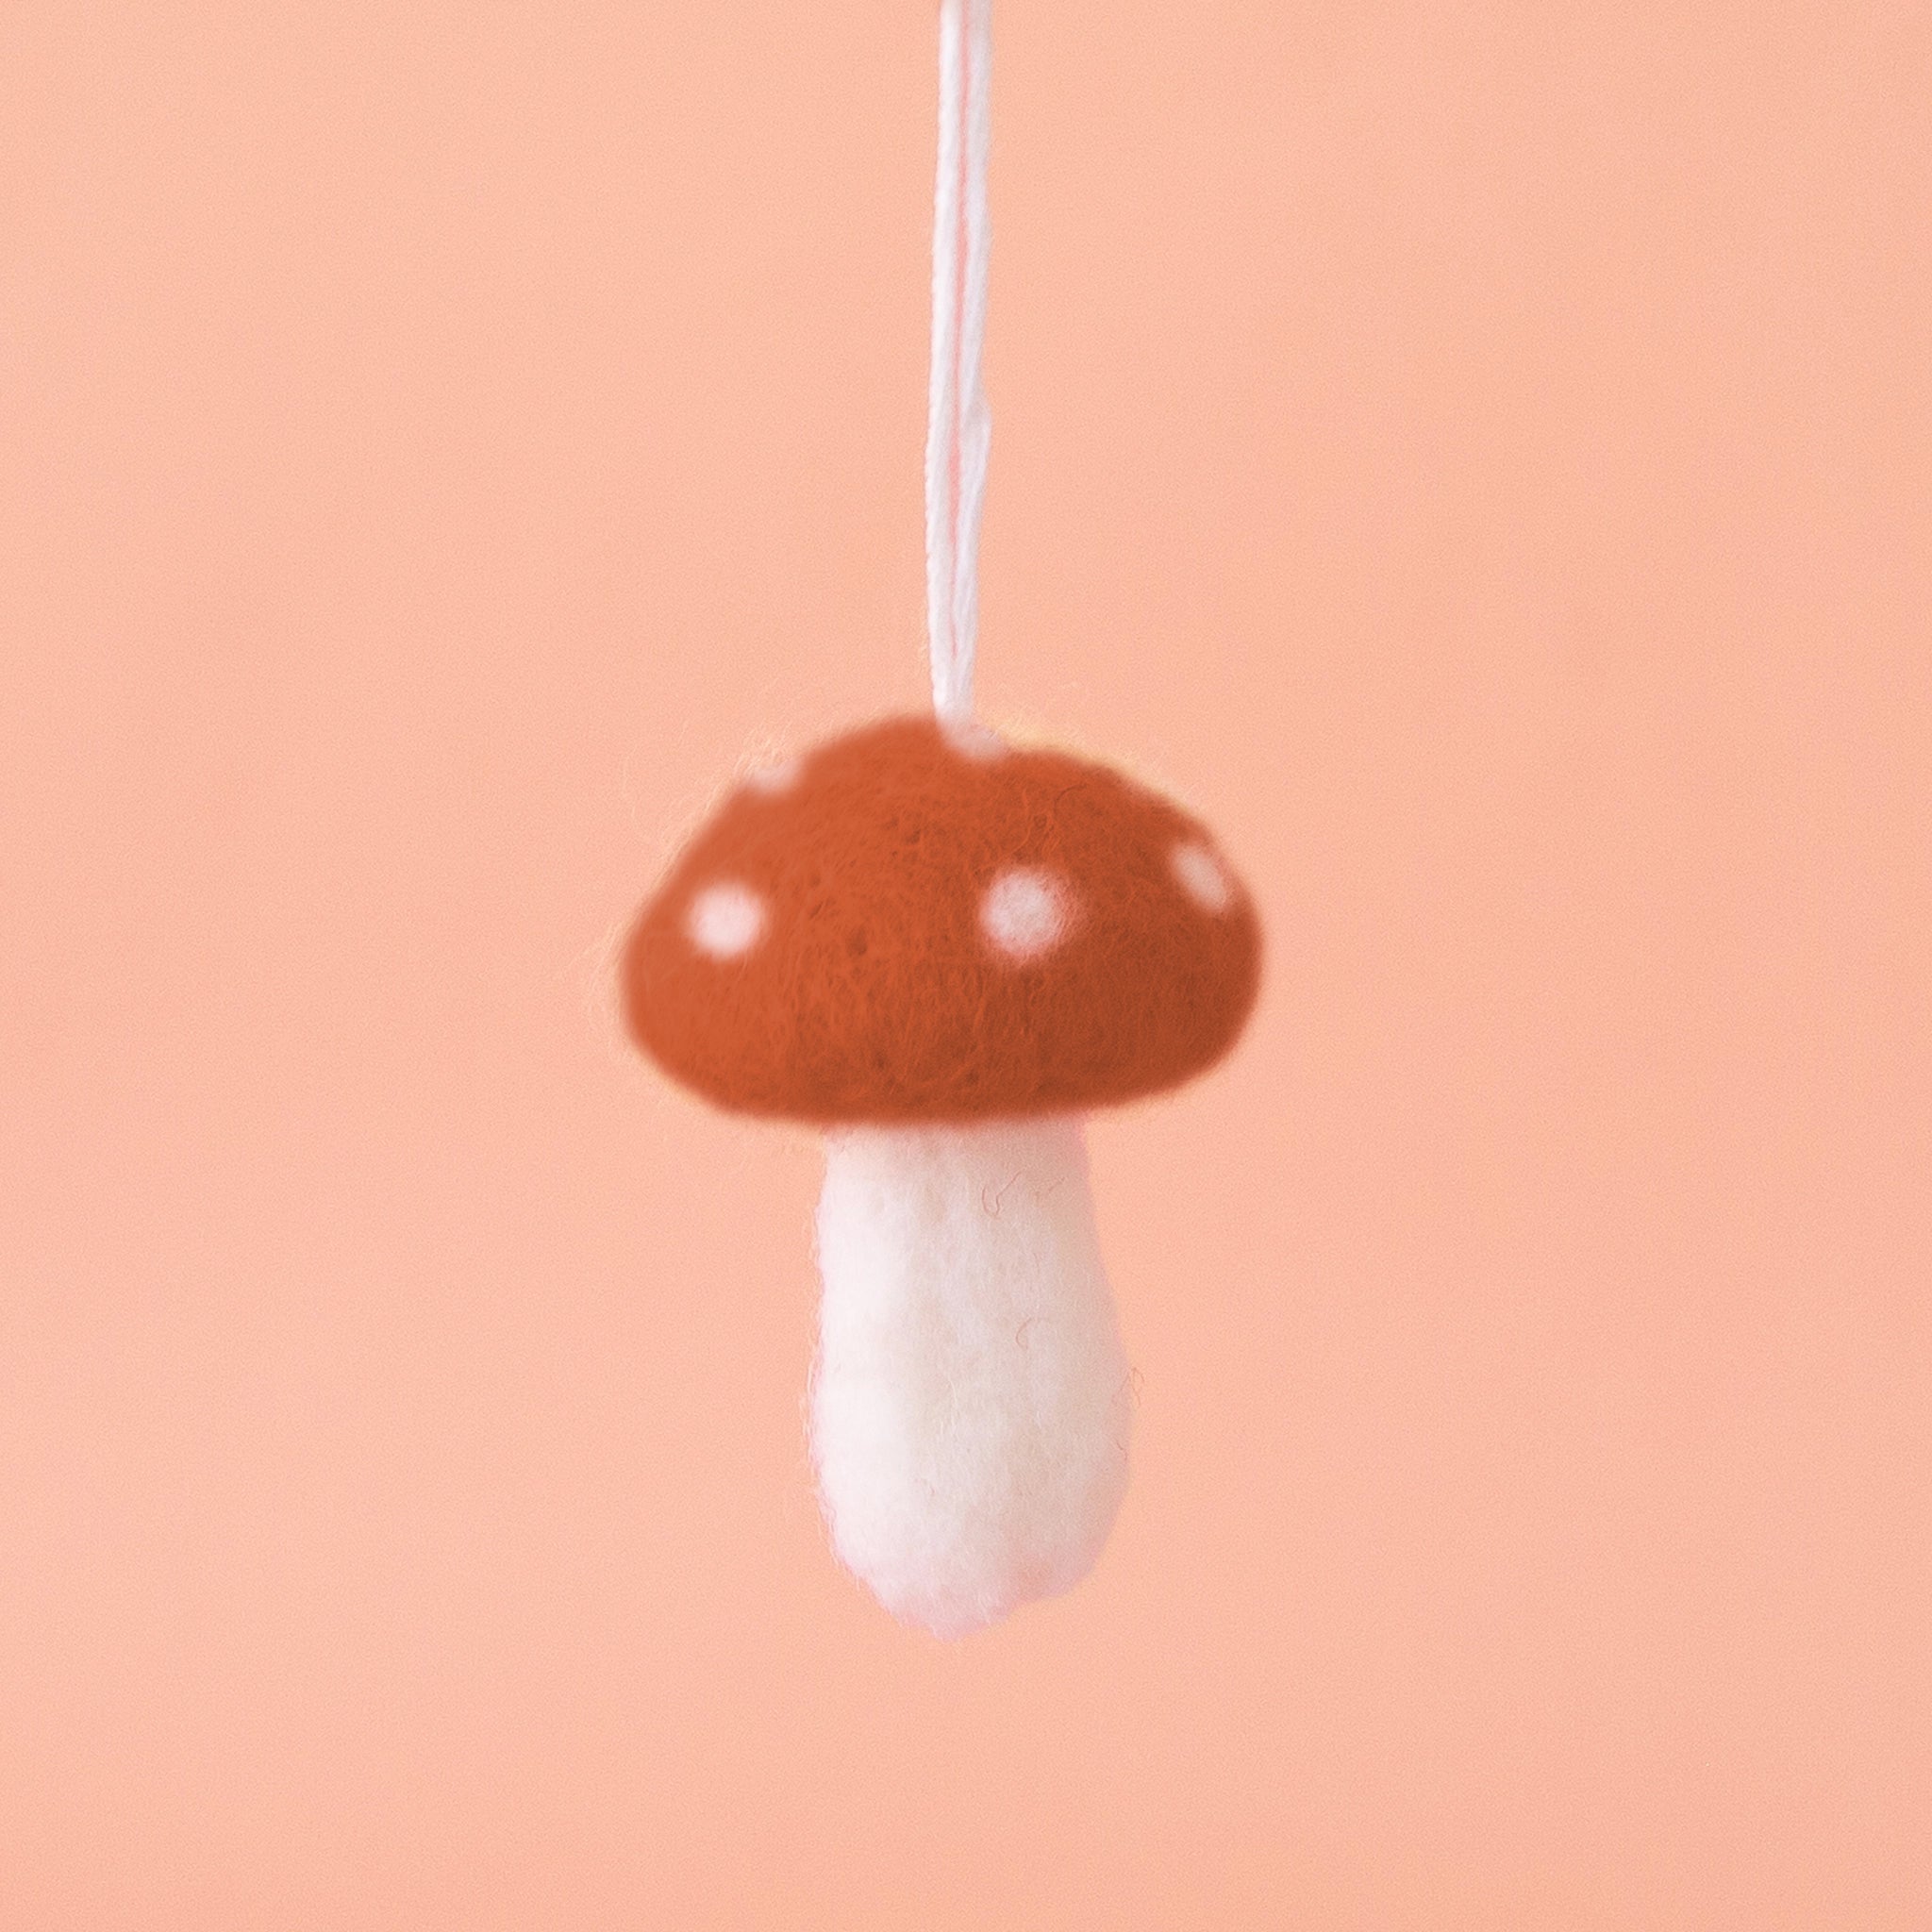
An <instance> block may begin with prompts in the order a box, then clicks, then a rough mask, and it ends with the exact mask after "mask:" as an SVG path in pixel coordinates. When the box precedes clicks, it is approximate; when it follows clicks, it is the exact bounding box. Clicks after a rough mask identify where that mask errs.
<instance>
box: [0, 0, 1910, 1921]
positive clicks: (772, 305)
mask: <svg viewBox="0 0 1932 1932" xmlns="http://www.w3.org/2000/svg"><path fill="white" fill-rule="evenodd" d="M1002 4H1003V16H1002V21H1001V29H1000V30H1001V69H1000V87H999V109H998V157H997V164H996V181H995V193H996V196H997V210H998V215H997V218H998V223H999V240H998V255H997V262H996V277H997V280H996V291H995V309H994V317H993V324H992V339H991V352H990V353H991V381H992V384H993V388H994V401H995V408H996V410H997V415H998V432H997V445H996V453H995V473H994V486H993V497H992V502H991V513H990V523H989V529H988V536H987V550H986V591H987V599H988V609H987V632H986V641H985V656H984V694H985V699H986V704H987V708H988V709H989V711H990V712H991V714H992V715H994V716H996V717H1007V718H1019V719H1021V720H1023V721H1026V722H1031V723H1036V724H1046V725H1050V726H1051V727H1053V728H1056V729H1061V730H1064V731H1065V732H1067V733H1068V734H1070V735H1072V736H1073V737H1074V738H1075V739H1076V740H1077V741H1081V742H1083V743H1086V744H1090V745H1091V746H1093V747H1095V748H1097V749H1102V750H1110V751H1111V752H1112V753H1113V754H1115V755H1117V756H1119V757H1121V758H1125V759H1127V760H1129V761H1131V762H1134V763H1136V764H1138V765H1140V766H1142V767H1144V768H1146V769H1149V770H1151V771H1152V772H1154V773H1155V774H1157V775H1158V776H1159V777H1160V778H1162V779H1163V780H1164V781H1165V782H1167V783H1169V784H1171V785H1172V786H1174V788H1175V789H1177V790H1178V791H1180V792H1181V793H1182V794H1183V795H1184V796H1186V797H1188V798H1189V799H1191V801H1192V802H1193V803H1194V804H1196V805H1197V806H1198V807H1199V808H1201V809H1203V810H1204V811H1205V812H1206V813H1207V814H1208V817H1209V818H1210V820H1211V821H1212V822H1213V823H1214V824H1217V825H1218V826H1219V828H1220V829H1221V830H1222V832H1223V833H1224V836H1225V838H1226V841H1227V842H1228V844H1229V846H1230V848H1231V850H1232V851H1234V852H1235V853H1236V854H1237V855H1238V856H1239V857H1240V858H1241V861H1242V863H1243V864H1244V866H1245V869H1246V871H1247V873H1248V875H1249V877H1250V878H1251V880H1252V881H1253V882H1254V884H1255V886H1256V888H1257V891H1258V892H1259V894H1260V895H1261V898H1262V900H1263V902H1264V905H1265V908H1266V910H1267V913H1268V916H1269V918H1270V922H1271V929H1272V934H1273V943H1274V950H1273V957H1272V977H1271V981H1270V985H1269V989H1268V991H1267V994H1266V996H1265V999H1264V1003H1263V1007H1262V1009H1261V1011H1260V1013H1259V1014H1258V1016H1257V1023H1256V1024H1255V1026H1254V1028H1253V1031H1252V1033H1251V1035H1250V1037H1249V1040H1248V1041H1247V1044H1246V1046H1245V1048H1244V1050H1243V1052H1242V1053H1241V1056H1240V1058H1238V1059H1237V1060H1236V1061H1235V1062H1234V1063H1233V1064H1231V1065H1230V1066H1229V1067H1228V1069H1227V1070H1226V1071H1225V1072H1224V1073H1223V1074H1219V1075H1217V1076H1216V1077H1215V1078H1214V1079H1213V1080H1211V1081H1210V1082H1209V1083H1208V1084H1206V1085H1204V1086H1202V1087H1201V1088H1199V1089H1198V1090H1195V1091H1191V1093H1189V1094H1188V1095H1187V1096H1186V1097H1185V1098H1183V1099H1181V1100H1180V1101H1178V1102H1177V1103H1175V1104H1173V1105H1170V1106H1166V1107H1162V1108H1151V1109H1143V1110H1140V1111H1136V1112H1133V1113H1131V1114H1129V1115H1126V1116H1124V1117H1122V1118H1119V1119H1117V1120H1113V1121H1109V1122H1107V1123H1105V1124H1102V1125H1101V1126H1100V1127H1099V1129H1098V1131H1097V1133H1096V1135H1095V1157H1096V1162H1097V1167H1098V1191H1099V1194H1100V1199H1101V1209H1102V1214H1103V1219H1104V1224H1105V1229H1106V1233H1107V1236H1108V1242H1109V1250H1110V1255H1111V1258H1112V1262H1113V1264H1114V1267H1115V1270H1116V1274H1117V1281H1118V1286H1119V1290H1120V1295H1121V1300H1122V1305H1123V1308H1124V1320H1125V1324H1126V1327H1127V1331H1128V1337H1129V1342H1130V1346H1131V1350H1132V1352H1133V1354H1134V1357H1135V1358H1136V1360H1137V1361H1138V1363H1139V1364H1140V1366H1141V1371H1142V1374H1143V1375H1144V1384H1145V1386H1144V1391H1143V1400H1142V1408H1141V1446H1140V1460H1139V1472H1138V1476H1137V1481H1136V1486H1135V1489H1134V1491H1133V1494H1132V1497H1131V1499H1130V1501H1129V1504H1128V1507H1127V1509H1126V1512H1125V1516H1124V1521H1123V1523H1122V1524H1121V1527H1120V1530H1119V1534H1118V1537H1117V1540H1116V1541H1115V1543H1114V1545H1113V1547H1112V1549H1111V1551H1110V1552H1109V1554H1108V1557H1107V1559H1106V1561H1105V1563H1104V1564H1103V1567H1102V1569H1101V1572H1100V1574H1098V1575H1097V1577H1096V1578H1095V1579H1094V1580H1093V1581H1092V1582H1091V1584H1090V1585H1089V1586H1088V1587H1087V1588H1086V1589H1085V1590H1083V1591H1081V1592H1080V1593H1078V1594H1077V1595H1076V1596H1074V1597H1073V1598H1071V1599H1069V1600H1067V1601H1066V1602H1064V1603H1062V1604H1059V1605H1058V1606H1055V1607H1050V1608H1047V1609H1044V1610H1041V1611H1036V1612H1034V1613H1032V1614H1029V1615H1027V1616H1025V1617H1024V1618H1023V1619H1021V1620H1020V1621H1018V1622H1017V1623H1015V1624H1012V1625H1011V1626H1009V1627H1008V1629H1006V1630H1005V1631H1002V1632H1000V1633H998V1634H995V1635H993V1636H991V1637H990V1638H988V1639H985V1640H982V1641H974V1642H971V1643H969V1644H967V1645H965V1646H963V1647H960V1648H957V1649H951V1650H946V1649H941V1648H939V1647H937V1646H935V1645H933V1644H931V1643H929V1642H927V1641H922V1640H919V1639H916V1638H913V1637H910V1636H908V1635H906V1634H904V1633H902V1632H900V1631H898V1630H897V1629H896V1628H894V1627H893V1626H891V1624H888V1623H887V1622H886V1621H885V1620H884V1619H883V1618H882V1617H881V1616H880V1615H879V1614H877V1613H876V1612H875V1611H874V1609H873V1608H871V1607H870V1606H869V1605H868V1604H867V1603H866V1602H865V1601H864V1600H862V1599H861V1598H860V1596H859V1595H858V1592H857V1591H855V1590H854V1589H853V1588H852V1587H851V1586H849V1585H848V1584H847V1583H846V1582H845V1580H844V1579H843V1578H842V1577H841V1575H840V1574H838V1572H837V1571H836V1570H835V1569H834V1568H833V1567H832V1565H831V1563H830V1561H829V1559H828V1557H826V1555H825V1553H824V1549H823V1547H822V1544H821V1541H820V1535H819V1530H818V1527H817V1524H816V1519H815V1514H814V1509H813V1505H812V1501H811V1496H810V1491H809V1486H808V1473H807V1469H806V1465H805V1461H804V1456H803V1449H802V1443H801V1438H800V1431H799V1415H798V1406H799V1397H800V1392H801V1389H802V1386H803V1378H804V1374H805V1370H806V1365H807V1360H808V1351H809V1346H810V1337H811V1324H812V1299H813V1280H812V1275H811V1272H810V1264H809V1259H808V1245H807V1235H808V1225H807V1224H808V1213H809V1208H810V1203H811V1199H812V1195H813V1192H814V1190H815V1187H816V1179H817V1175H816V1159H815V1156H814V1153H813V1150H812V1148H811V1146H810V1144H809V1143H808V1142H807V1141H797V1140H793V1139H790V1138H788V1137H787V1136H785V1135H783V1134H781V1133H773V1132H763V1131H757V1130H751V1129H745V1128H741V1127H740V1126H737V1125H734V1124H729V1123H725V1122H721V1121H717V1120H713V1119H710V1118H708V1117H706V1116H704V1115H703V1114H701V1113H699V1112H697V1111H695V1110H694V1109H693V1108H690V1107H688V1106H686V1105H684V1104H683V1103H681V1102H679V1101H678V1100H676V1099H675V1098H674V1097H673V1096H671V1095H669V1094H668V1093H666V1092H665V1091H661V1090H660V1089H659V1088H658V1087H657V1086H656V1085H655V1084H654V1083H653V1082H652V1080H651V1079H650V1077H649V1076H648V1075H647V1074H645V1073H644V1071H643V1070H642V1069H641V1067H640V1066H638V1065H637V1064H635V1063H634V1062H633V1061H632V1059H631V1058H629V1057H628V1056H627V1055H626V1054H625V1051H624V1049H623V1047H622V1044H621V1042H620V1041H618V1039H617V1038H616V1036H615V1034H614V1031H613V1028H612V1025H611V1023H610V1020H609V1014H608V1004H607V991H608V986H607V974H606V964H605V961H606V958H607V951H608V941H609V937H610V934H611V932H612V930H613V928H614V927H615V926H616V924H618V923H619V922H621V921H622V920H623V919H624V918H625V916H626V915H627V913H628V911H629V909H630V908H631V907H632V905H633V904H634V903H635V902H636V900H637V899H638V897H639V896H640V894H641V891H642V889H643V887H644V886H645V884H646V883H647V881H648V879H649V877H650V875H651V874H652V873H653V872H654V870H655V868H656V867H657V866H658V864H659V862H660V861H661V859H662V858H663V856H664V854H665V852H666V850H667V841H670V840H671V839H672V838H674V837H675V834H676V832H677V830H678V828H679V827H680V826H681V825H682V824H687V823H688V822H689V821H690V818H691V815H692V814H693V813H694V812H695V811H697V810H699V809H700V808H702V807H703V805H704V802H705V800H706V798H707V796H708V792H709V791H710V789H711V788H712V787H713V786H714V785H715V784H716V783H717V782H718V781H719V780H721V779H722V778H723V777H724V776H725V775H727V774H728V773H729V771H730V769H731V767H732V765H733V763H734V761H735V760H736V759H737V758H739V757H740V756H741V754H742V753H743V752H745V751H746V750H747V749H748V748H749V747H750V746H751V745H752V744H754V743H755V742H756V741H758V740H760V739H775V740H779V741H784V740H789V739H791V738H794V737H797V736H799V735H801V734H809V733H815V732H817V731H819V730H822V729H824V728H827V727H829V726H831V725H833V724H837V723H840V722H841V721H844V720H847V719H850V718H853V717H856V716H858V715H860V714H863V713H865V712H868V711H870V710H874V709H875V708H879V707H881V706H886V705H910V704H914V703H917V702H918V701H919V699H920V693H921V680H922V665H921V661H920V641H919V632H920V622H921V564H920V556H919V541H920V540H919V527H920V525H919V507H918V498H917V491H918V479H919V461H920V454H919V453H920V439H921V434H922V428H923V411H924V352H925V345H924V330H925V313H924V299H925V298H924V275H925V249H926V229H925V224H926V219H927V195H928V182H927V177H928V171H929V165H930V162H929V151H930V142H931V118H932V111H933V107H932V75H931V58H932V56H931V33H932V21H931V17H930V13H929V10H928V8H926V7H925V6H924V5H920V4H910V0H844V4H840V5H827V6H821V7H808V6H804V5H799V4H791V5H786V6H780V5H776V4H774V0H704V4H697V0H691V4H683V0H680V4H675V5H674V4H671V0H642V4H639V0H631V4H616V0H601V4H588V0H587V4H584V5H568V6H558V5H554V4H539V0H505V4H497V5H482V4H474V0H465V4H462V5H457V4H453V0H441V4H436V5H428V4H414V5H401V6H398V5H396V4H393V0H355V4H348V0H325V4H320V5H309V6H298V5H273V6H262V5H260V4H256V0H250V4H245V5H244V4H242V0H233V4H228V5H210V4H199V5H189V4H185V0H114V4H103V5H88V6H76V5H74V4H73V0H9V4H8V6H7V7H6V8H4V9H0V129H4V134H0V157H4V158H0V169H4V174H0V180H4V195H5V200H4V210H0V331H4V333H0V410H4V430H0V446H4V449H5V452H6V454H5V460H4V464H0V625H4V646H5V658H6V667H5V684H4V692H5V708H4V719H0V865H4V895H0V1066H4V1069H5V1074H4V1079H5V1095H6V1105H5V1107H4V1109H0V1163H4V1164H0V1274H4V1280H0V1923H4V1924H6V1925H8V1926H9V1927H21V1928H30V1932H42V1928H66V1927H75V1928H81V1927H85V1928H88V1932H118V1928H123V1927H125V1928H130V1932H132V1928H142V1932H149V1928H173V1927H182V1928H193V1932H225V1928H230V1927H233V1928H237V1932H241V1928H251V1932H252V1928H258V1927H263V1926H274V1927H276V1928H283V1932H296V1928H308V1927H313V1928H317V1932H350V1928H362V1927H369V1928H416V1927H424V1928H443V1927H448V1928H452V1932H454V1928H464V1932H470V1928H491V1927H516V1928H524V1927H544V1928H549V1927H565V1928H602V1927H612V1928H615V1927H620V1926H622V1927H636V1926H660V1925H661V1926H665V1927H676V1928H680V1932H682V1928H685V1927H700V1926H713V1925H715V1926H750V1925H758V1926H765V1925H770V1926H801V1927H804V1926H825V1927H839V1928H874V1927H877V1928H886V1927H893V1928H905V1927H908V1926H918V1927H933V1928H947V1927H953V1926H974V1927H999V1928H1012V1932H1024V1928H1030V1927H1090V1926H1091V1927H1095V1928H1101V1927H1109V1928H1111V1927H1120V1928H1139V1927H1150V1928H1152V1927H1160V1928H1170V1927H1192V1926H1207V1925H1216V1926H1241V1927H1250V1926H1274V1925H1289V1924H1295V1925H1311V1926H1356V1925H1360V1926H1375V1927H1395V1928H1400V1927H1417V1928H1441V1927H1452V1926H1457V1927H1459V1926H1522V1927H1525V1928H1527V1927H1543V1926H1554V1925H1560V1926H1564V1927H1582V1926H1592V1927H1595V1926H1601V1927H1635V1926H1645V1927H1648V1926H1658V1927H1704V1926H1733V1925H1735V1926H1740V1927H1743V1926H1748V1927H1753V1928H1773V1927H1804V1928H1814V1927H1815V1928H1825V1927H1832V1928H1839V1927H1853V1928H1891V1927H1899V1928H1905V1927H1923V1926H1924V1925H1927V1924H1932V1847H1928V1836H1927V1819H1928V1817H1932V1634H1928V1633H1932V1624H1928V1612H1932V1494H1928V1491H1932V1474H1928V1472H1932V1296H1928V1293H1927V1289H1928V1274H1932V1268H1928V1257H1932V1186H1928V1158H1932V1012H1928V998H1927V993H1928V985H1932V937H1928V935H1932V885H1928V881H1932V808H1928V787H1932V724H1928V719H1932V652H1928V648H1927V646H1928V625H1927V610H1928V602H1932V539H1928V510H1927V503H1928V490H1932V375H1928V370H1932V361H1928V353H1927V349H1928V342H1932V132H1928V129H1932V122H1928V117H1927V109H1926V101H1927V99H1928V96H1932V16H1928V14H1927V12H1926V10H1925V8H1924V6H1923V5H1920V4H1917V0H1910V4H1907V0H1899V4H1890V5H1857V4H1854V5H1849V6H1848V5H1846V4H1844V0H1815V4H1808V5H1793V6H1787V7H1776V8H1766V7H1762V6H1757V5H1748V6H1747V5H1738V4H1717V0H1640V4H1632V0H1589V4H1584V0H1561V4H1554V5H1553V4H1549V0H1534V4H1531V0H1514V4H1506V0H1498V4H1495V5H1491V6H1483V7H1474V6H1472V7H1442V6H1437V5H1428V4H1424V0H1387V4H1379V5H1374V4H1372V5H1363V4H1360V0H1307V4H1295V0H1189V4H1186V5H1182V4H1178V0H1175V4H1166V5H1161V4H1156V0H1135V4H1123V0H1002Z"/></svg>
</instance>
